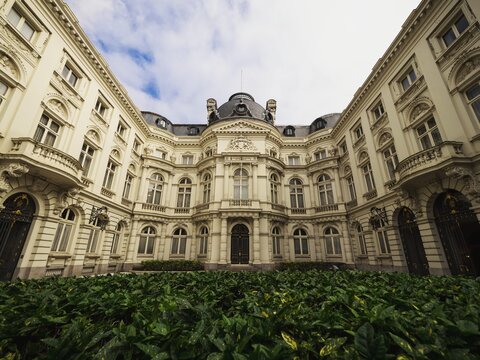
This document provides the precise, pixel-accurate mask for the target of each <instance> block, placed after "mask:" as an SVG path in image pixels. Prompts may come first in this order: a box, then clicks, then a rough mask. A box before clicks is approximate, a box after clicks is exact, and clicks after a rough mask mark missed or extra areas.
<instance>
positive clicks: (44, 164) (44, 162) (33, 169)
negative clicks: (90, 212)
mask: <svg viewBox="0 0 480 360" xmlns="http://www.w3.org/2000/svg"><path fill="white" fill-rule="evenodd" d="M12 143H13V146H12V149H11V150H10V152H9V153H7V154H3V156H2V157H3V158H4V159H8V160H9V161H19V162H21V163H24V164H26V165H27V166H28V167H29V173H30V174H31V175H33V176H40V177H42V178H44V179H46V180H47V181H49V182H51V183H53V184H56V185H59V186H63V187H84V186H85V185H84V183H83V182H82V166H81V165H80V163H79V162H78V160H77V159H76V158H74V157H72V156H71V155H69V154H67V153H64V152H63V151H60V150H58V149H56V148H54V147H52V146H48V145H44V144H41V143H38V142H36V141H34V140H33V139H31V138H15V139H12Z"/></svg>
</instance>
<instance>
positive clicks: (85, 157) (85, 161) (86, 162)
mask: <svg viewBox="0 0 480 360" xmlns="http://www.w3.org/2000/svg"><path fill="white" fill-rule="evenodd" d="M94 154H95V150H94V149H93V148H92V147H91V146H90V145H88V144H87V143H83V146H82V151H81V152H80V158H79V159H78V161H79V162H80V165H82V168H83V176H88V173H89V171H90V166H91V165H92V161H93V155H94Z"/></svg>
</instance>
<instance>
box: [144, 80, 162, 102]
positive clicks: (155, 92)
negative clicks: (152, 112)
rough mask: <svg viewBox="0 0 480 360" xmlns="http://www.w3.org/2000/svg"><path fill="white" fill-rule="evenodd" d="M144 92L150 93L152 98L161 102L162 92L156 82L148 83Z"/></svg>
mask: <svg viewBox="0 0 480 360" xmlns="http://www.w3.org/2000/svg"><path fill="white" fill-rule="evenodd" d="M142 90H143V91H145V92H146V93H148V95H150V96H151V97H153V98H155V99H158V100H160V99H161V92H160V88H159V87H158V85H157V84H156V83H155V82H154V81H150V82H148V83H147V84H146V85H145V86H144V87H143V88H142Z"/></svg>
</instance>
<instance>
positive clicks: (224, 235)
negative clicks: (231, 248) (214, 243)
mask: <svg viewBox="0 0 480 360" xmlns="http://www.w3.org/2000/svg"><path fill="white" fill-rule="evenodd" d="M220 229H221V230H220V261H219V264H227V263H228V260H227V243H228V229H227V218H226V217H222V220H221V227H220Z"/></svg>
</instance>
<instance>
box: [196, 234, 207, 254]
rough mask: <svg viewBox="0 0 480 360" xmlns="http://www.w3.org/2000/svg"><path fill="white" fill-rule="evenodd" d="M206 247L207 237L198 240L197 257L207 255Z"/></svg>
mask: <svg viewBox="0 0 480 360" xmlns="http://www.w3.org/2000/svg"><path fill="white" fill-rule="evenodd" d="M207 247H208V237H207V236H202V237H201V238H200V251H199V252H198V253H199V255H207Z"/></svg>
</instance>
